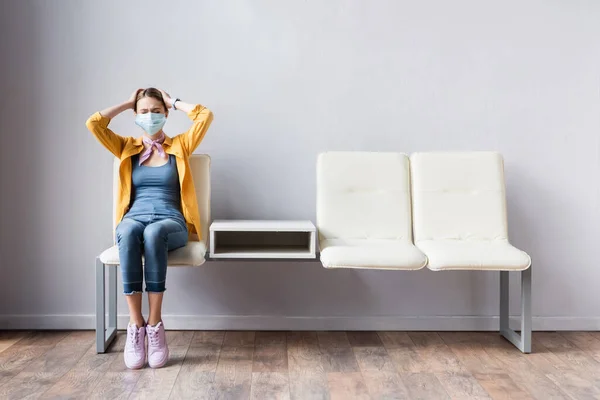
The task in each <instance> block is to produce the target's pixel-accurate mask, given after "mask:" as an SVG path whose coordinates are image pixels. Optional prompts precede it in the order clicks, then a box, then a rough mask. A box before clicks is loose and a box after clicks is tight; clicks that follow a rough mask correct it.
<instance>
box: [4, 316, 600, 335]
mask: <svg viewBox="0 0 600 400" xmlns="http://www.w3.org/2000/svg"><path fill="white" fill-rule="evenodd" d="M163 320H164V322H165V326H166V327H167V328H168V329H169V330H400V331H496V330H498V317H497V316H456V317H448V316H425V317H404V316H400V317H394V316H380V317H285V316H261V315H250V316H239V315H165V316H163ZM95 321H96V317H95V316H94V315H93V314H88V315H0V330H2V329H32V330H38V329H61V330H77V329H94V328H95ZM127 321H128V317H127V316H125V315H119V319H118V324H119V328H120V329H123V328H124V327H126V326H127ZM511 327H512V328H513V329H518V328H519V325H518V317H514V318H511ZM533 330H536V331H561V330H564V331H600V317H533Z"/></svg>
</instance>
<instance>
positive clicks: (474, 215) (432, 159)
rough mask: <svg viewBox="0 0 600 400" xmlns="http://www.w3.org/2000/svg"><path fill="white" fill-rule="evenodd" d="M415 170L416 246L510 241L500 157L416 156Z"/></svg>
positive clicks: (483, 154)
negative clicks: (437, 242)
mask: <svg viewBox="0 0 600 400" xmlns="http://www.w3.org/2000/svg"><path fill="white" fill-rule="evenodd" d="M410 166H411V167H410V168H411V181H412V195H413V233H414V237H415V243H417V242H419V241H422V240H436V239H437V240H444V239H449V240H498V239H502V240H508V233H507V231H508V229H507V222H506V195H505V185H504V163H503V160H502V156H501V155H500V154H498V153H496V152H432V153H414V154H412V155H411V157H410Z"/></svg>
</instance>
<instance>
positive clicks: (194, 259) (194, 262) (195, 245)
mask: <svg viewBox="0 0 600 400" xmlns="http://www.w3.org/2000/svg"><path fill="white" fill-rule="evenodd" d="M205 254H206V245H205V244H204V242H198V241H189V242H188V244H187V245H185V246H184V247H181V248H179V249H176V250H173V251H170V252H169V259H168V261H167V265H168V266H169V267H198V266H200V265H202V264H204V261H205V260H204V256H205ZM100 261H102V263H103V264H105V265H120V264H121V263H120V261H119V248H118V247H117V246H113V247H111V248H109V249H106V250H104V252H102V254H100ZM142 262H144V260H143V257H142Z"/></svg>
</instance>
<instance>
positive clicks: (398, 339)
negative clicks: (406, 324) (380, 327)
mask: <svg viewBox="0 0 600 400" xmlns="http://www.w3.org/2000/svg"><path fill="white" fill-rule="evenodd" d="M378 335H379V338H380V339H381V342H382V343H383V345H384V346H385V348H386V349H403V348H407V347H408V348H414V347H415V344H414V343H413V341H412V339H411V338H410V336H408V333H407V332H395V331H381V332H378Z"/></svg>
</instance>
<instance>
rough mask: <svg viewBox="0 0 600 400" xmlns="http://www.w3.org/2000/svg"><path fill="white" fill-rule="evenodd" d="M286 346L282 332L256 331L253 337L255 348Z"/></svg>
mask: <svg viewBox="0 0 600 400" xmlns="http://www.w3.org/2000/svg"><path fill="white" fill-rule="evenodd" d="M272 344H286V339H285V332H284V331H258V332H256V335H255V337H254V345H255V346H263V345H272Z"/></svg>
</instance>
